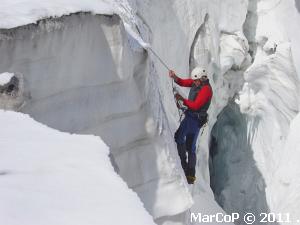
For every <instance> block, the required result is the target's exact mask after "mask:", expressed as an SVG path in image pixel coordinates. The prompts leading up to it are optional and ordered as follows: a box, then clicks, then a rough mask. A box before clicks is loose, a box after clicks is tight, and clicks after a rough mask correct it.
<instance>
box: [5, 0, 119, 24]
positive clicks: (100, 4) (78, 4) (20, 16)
mask: <svg viewBox="0 0 300 225" xmlns="http://www.w3.org/2000/svg"><path fill="white" fill-rule="evenodd" d="M115 9H116V7H115V3H114V2H109V1H105V0H100V1H99V0H85V1H81V0H52V1H45V0H42V1H40V0H23V1H20V0H15V1H11V0H3V1H1V8H0V29H1V28H2V29H11V28H14V27H19V26H23V25H27V24H31V23H36V22H37V21H39V20H41V19H45V18H50V17H61V16H64V15H70V14H72V13H77V12H91V13H93V14H102V15H112V14H114V13H116V10H115Z"/></svg>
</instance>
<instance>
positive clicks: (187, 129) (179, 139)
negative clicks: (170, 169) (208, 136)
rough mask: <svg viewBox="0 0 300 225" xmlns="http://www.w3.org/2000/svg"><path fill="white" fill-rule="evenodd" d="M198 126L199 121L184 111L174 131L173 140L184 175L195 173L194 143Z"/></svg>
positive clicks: (198, 129) (199, 126)
mask: <svg viewBox="0 0 300 225" xmlns="http://www.w3.org/2000/svg"><path fill="white" fill-rule="evenodd" d="M200 128H201V123H200V121H199V119H198V118H197V117H195V116H193V115H192V114H190V113H189V112H186V113H185V118H184V119H183V120H182V122H181V123H180V126H179V128H178V130H177V131H176V133H175V142H176V143H177V150H178V154H179V157H180V160H181V166H182V168H183V170H184V172H185V174H186V176H195V173H196V172H195V167H196V161H197V158H196V143H197V138H198V135H199V131H200ZM187 155H188V157H187Z"/></svg>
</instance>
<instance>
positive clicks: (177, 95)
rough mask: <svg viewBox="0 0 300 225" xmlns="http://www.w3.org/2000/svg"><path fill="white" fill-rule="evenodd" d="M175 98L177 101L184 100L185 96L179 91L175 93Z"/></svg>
mask: <svg viewBox="0 0 300 225" xmlns="http://www.w3.org/2000/svg"><path fill="white" fill-rule="evenodd" d="M175 98H176V100H177V101H183V97H182V96H181V95H180V94H178V93H176V94H175Z"/></svg>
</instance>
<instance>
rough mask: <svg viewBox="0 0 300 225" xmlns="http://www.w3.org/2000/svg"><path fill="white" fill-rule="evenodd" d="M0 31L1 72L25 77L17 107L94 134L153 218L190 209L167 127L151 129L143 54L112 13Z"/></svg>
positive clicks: (65, 127) (44, 119) (71, 129)
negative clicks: (160, 130) (21, 101)
mask: <svg viewBox="0 0 300 225" xmlns="http://www.w3.org/2000/svg"><path fill="white" fill-rule="evenodd" d="M2 35H3V36H5V37H6V39H5V41H2V42H1V45H0V49H1V50H0V51H1V52H6V53H7V55H5V57H3V60H2V61H1V63H0V64H1V65H0V68H1V70H5V71H17V72H18V73H20V74H22V75H23V76H24V81H25V82H24V92H26V93H27V95H28V96H29V97H28V99H27V100H26V101H25V102H24V104H23V106H22V108H21V109H20V110H21V111H22V112H25V113H29V114H30V115H32V116H33V117H34V118H35V119H36V120H38V121H41V122H43V123H45V124H47V125H49V126H51V127H54V128H56V129H59V130H61V131H68V132H72V133H84V134H95V135H99V136H101V137H102V138H103V139H104V141H105V142H106V143H107V144H108V145H109V146H110V149H111V155H112V158H113V161H114V165H115V168H116V170H117V172H118V173H119V174H120V175H121V176H122V177H123V178H124V180H125V181H126V182H127V184H128V185H129V187H131V188H133V190H135V191H136V192H137V193H138V194H139V196H140V197H141V199H142V201H143V202H144V204H145V207H146V208H147V209H148V210H149V212H150V213H151V214H152V215H153V216H154V218H157V217H160V216H162V215H172V214H176V213H178V212H182V211H185V210H186V209H187V208H189V207H190V205H191V204H192V199H191V197H190V194H189V192H188V190H187V188H186V186H185V184H184V182H183V181H182V179H181V174H180V171H179V169H178V168H177V165H178V164H177V163H176V160H177V158H176V157H174V155H175V154H173V155H172V153H170V146H169V143H167V140H168V139H167V137H165V136H170V135H167V134H164V133H166V132H168V130H167V128H164V129H165V130H166V131H164V133H161V134H160V135H158V134H157V133H156V132H155V131H156V123H155V119H156V118H153V115H152V114H151V109H150V106H149V102H148V100H149V99H148V98H147V96H148V95H149V94H150V92H151V91H153V90H152V89H151V88H153V86H151V85H149V84H148V82H149V80H148V79H147V74H148V73H149V72H148V71H149V68H148V67H149V63H148V61H147V58H146V54H145V52H142V51H141V52H136V51H132V50H131V49H130V46H129V42H128V37H127V35H126V32H125V30H124V27H123V25H122V22H121V20H120V18H119V17H118V16H110V17H108V16H92V15H89V14H77V15H72V16H68V17H63V18H60V19H55V20H44V21H41V22H39V24H38V25H29V26H26V27H22V28H16V29H14V30H8V31H2ZM145 90H146V91H145ZM147 91H148V92H149V93H148V92H147ZM147 93H148V94H147ZM152 95H154V94H152ZM153 99H154V100H156V101H158V99H156V98H155V96H154V98H153ZM156 103H158V102H156ZM162 116H163V115H161V116H160V118H161V119H162ZM173 149H174V147H173ZM175 156H176V155H175ZM169 196H174V197H172V198H173V201H174V207H169V206H168V205H167V204H168V199H169Z"/></svg>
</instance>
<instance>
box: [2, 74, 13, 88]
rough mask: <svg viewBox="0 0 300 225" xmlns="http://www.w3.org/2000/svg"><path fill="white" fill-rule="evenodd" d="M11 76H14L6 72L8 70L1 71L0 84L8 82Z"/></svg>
mask: <svg viewBox="0 0 300 225" xmlns="http://www.w3.org/2000/svg"><path fill="white" fill-rule="evenodd" d="M13 76H14V74H13V73H8V72H5V73H1V74H0V86H3V85H6V84H8V83H9V82H10V80H11V78H12V77H13Z"/></svg>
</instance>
